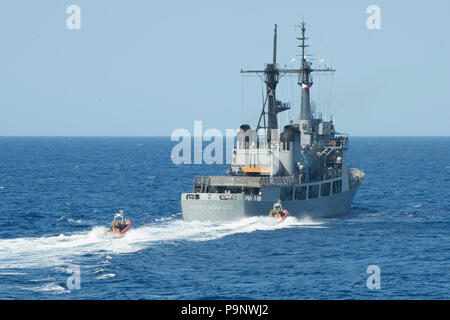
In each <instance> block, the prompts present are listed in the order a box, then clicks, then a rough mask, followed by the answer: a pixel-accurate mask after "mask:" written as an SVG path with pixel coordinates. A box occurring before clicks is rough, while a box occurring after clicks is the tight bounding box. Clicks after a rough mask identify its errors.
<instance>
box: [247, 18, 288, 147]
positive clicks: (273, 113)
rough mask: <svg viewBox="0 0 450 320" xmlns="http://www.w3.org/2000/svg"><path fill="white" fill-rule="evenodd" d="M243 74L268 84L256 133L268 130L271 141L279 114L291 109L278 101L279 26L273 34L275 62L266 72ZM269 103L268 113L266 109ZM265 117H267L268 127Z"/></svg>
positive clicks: (276, 128) (253, 71)
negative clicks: (251, 74)
mask: <svg viewBox="0 0 450 320" xmlns="http://www.w3.org/2000/svg"><path fill="white" fill-rule="evenodd" d="M241 73H256V74H257V75H258V76H259V77H260V78H261V79H262V80H263V81H264V83H265V84H266V98H265V101H264V103H263V108H262V111H261V114H260V116H259V120H258V125H257V127H256V131H258V130H259V129H266V130H267V132H266V136H267V141H268V142H270V141H271V130H272V129H275V130H278V120H277V114H278V113H280V112H282V111H285V110H288V109H289V107H288V105H287V104H283V103H281V101H278V100H277V99H276V88H277V84H278V81H279V79H280V73H279V69H278V67H277V25H275V28H274V34H273V61H272V63H268V64H266V68H265V69H264V70H241ZM261 74H263V75H264V78H262V77H261ZM266 103H267V105H268V106H267V109H268V110H267V112H266V111H265V109H266ZM265 115H267V126H266V119H265ZM261 120H263V121H264V125H261Z"/></svg>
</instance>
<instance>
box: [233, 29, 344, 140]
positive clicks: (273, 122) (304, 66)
mask: <svg viewBox="0 0 450 320" xmlns="http://www.w3.org/2000/svg"><path fill="white" fill-rule="evenodd" d="M305 26H306V24H305V22H302V23H301V24H300V27H301V30H302V35H301V37H300V38H297V39H298V40H301V44H299V45H298V47H300V48H302V63H301V66H300V69H279V68H278V66H277V63H276V58H277V25H275V29H274V36H273V62H272V63H269V64H266V68H265V69H264V70H241V73H256V74H257V75H258V76H259V77H260V78H261V79H262V80H263V81H264V82H265V84H266V98H265V101H264V103H263V108H262V111H261V114H260V116H259V120H258V126H257V128H256V130H257V131H258V130H259V129H261V128H264V129H267V141H268V142H270V141H271V129H278V120H277V114H278V113H280V112H282V111H285V110H288V109H290V108H289V106H288V104H287V103H282V102H281V101H278V100H276V95H275V91H276V87H277V84H278V82H279V79H280V78H281V77H283V76H284V75H286V74H298V77H299V80H298V85H300V86H301V87H302V102H301V112H300V126H301V129H302V131H304V132H308V131H309V129H310V122H311V120H312V114H311V104H310V95H309V88H311V86H312V84H313V83H312V80H311V73H312V72H335V71H336V70H335V69H332V68H330V67H327V68H324V69H312V68H311V62H309V61H308V60H307V58H306V53H305V48H307V47H309V45H307V44H306V43H305V40H307V39H309V38H307V37H306V36H305V33H306V27H305ZM261 74H263V75H264V78H262V77H261ZM266 103H267V104H268V111H267V112H266V111H265V106H266ZM266 114H267V122H268V125H267V126H266V125H265V115H266ZM261 120H263V121H264V125H261Z"/></svg>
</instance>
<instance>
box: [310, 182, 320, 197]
mask: <svg viewBox="0 0 450 320" xmlns="http://www.w3.org/2000/svg"><path fill="white" fill-rule="evenodd" d="M318 196H319V185H318V184H313V185H311V186H309V190H308V198H310V199H312V198H317V197H318Z"/></svg>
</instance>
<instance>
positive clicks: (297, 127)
mask: <svg viewBox="0 0 450 320" xmlns="http://www.w3.org/2000/svg"><path fill="white" fill-rule="evenodd" d="M300 28H301V36H300V37H298V38H297V39H298V40H299V41H300V44H299V45H298V46H299V47H300V48H301V65H300V68H299V69H285V68H284V69H283V68H279V66H278V65H277V62H276V57H277V25H275V30H274V39H273V61H272V63H268V64H266V65H265V68H264V69H263V70H245V71H244V70H241V73H253V74H257V75H258V76H259V77H260V78H262V79H263V81H264V83H265V85H266V95H265V100H264V103H263V107H262V111H261V114H260V116H259V120H258V124H257V126H256V128H255V129H252V128H251V126H250V125H248V124H243V125H241V126H240V130H239V132H238V133H237V136H236V145H235V148H234V149H233V158H232V163H231V166H230V170H229V172H228V175H226V176H198V177H195V179H194V184H193V192H191V193H183V194H182V195H181V205H182V212H183V218H184V219H185V220H188V221H191V220H210V221H215V220H236V219H240V218H243V217H246V216H255V215H267V213H268V212H269V211H270V209H271V208H272V204H273V203H274V202H275V201H277V200H281V201H282V202H283V207H284V208H286V209H287V210H289V214H290V216H310V217H332V216H337V215H341V214H343V213H345V212H346V211H347V210H348V208H349V206H350V204H351V202H352V200H353V197H354V195H355V193H356V191H357V190H358V187H359V185H360V184H361V183H362V179H363V176H364V173H363V171H362V170H358V169H351V168H349V167H348V165H347V161H346V159H347V158H346V152H347V149H348V146H349V141H348V136H347V135H342V134H338V133H337V132H336V131H335V128H334V124H333V121H331V120H330V121H323V120H322V118H321V116H319V115H317V114H316V115H315V114H312V112H311V102H310V101H311V99H310V89H311V88H312V85H313V83H312V78H311V73H313V72H335V70H334V69H332V68H329V67H327V68H322V69H315V68H312V63H311V62H310V61H309V60H308V59H307V56H306V54H305V48H307V47H308V45H307V44H306V40H307V39H308V38H307V37H306V27H305V23H302V24H301V25H300ZM285 75H291V76H292V75H296V76H298V85H299V87H300V90H301V113H300V118H299V120H298V121H294V120H291V121H290V122H289V123H288V124H286V125H285V126H284V128H283V130H282V131H281V133H280V130H279V128H278V119H277V115H278V113H280V112H283V111H286V110H288V109H289V108H290V106H289V104H288V103H283V102H281V101H279V100H277V97H276V88H277V84H278V82H279V80H280V79H281V78H282V77H283V76H285Z"/></svg>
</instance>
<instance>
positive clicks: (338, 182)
mask: <svg viewBox="0 0 450 320" xmlns="http://www.w3.org/2000/svg"><path fill="white" fill-rule="evenodd" d="M341 191H342V180H336V181H333V193H340V192H341Z"/></svg>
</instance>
